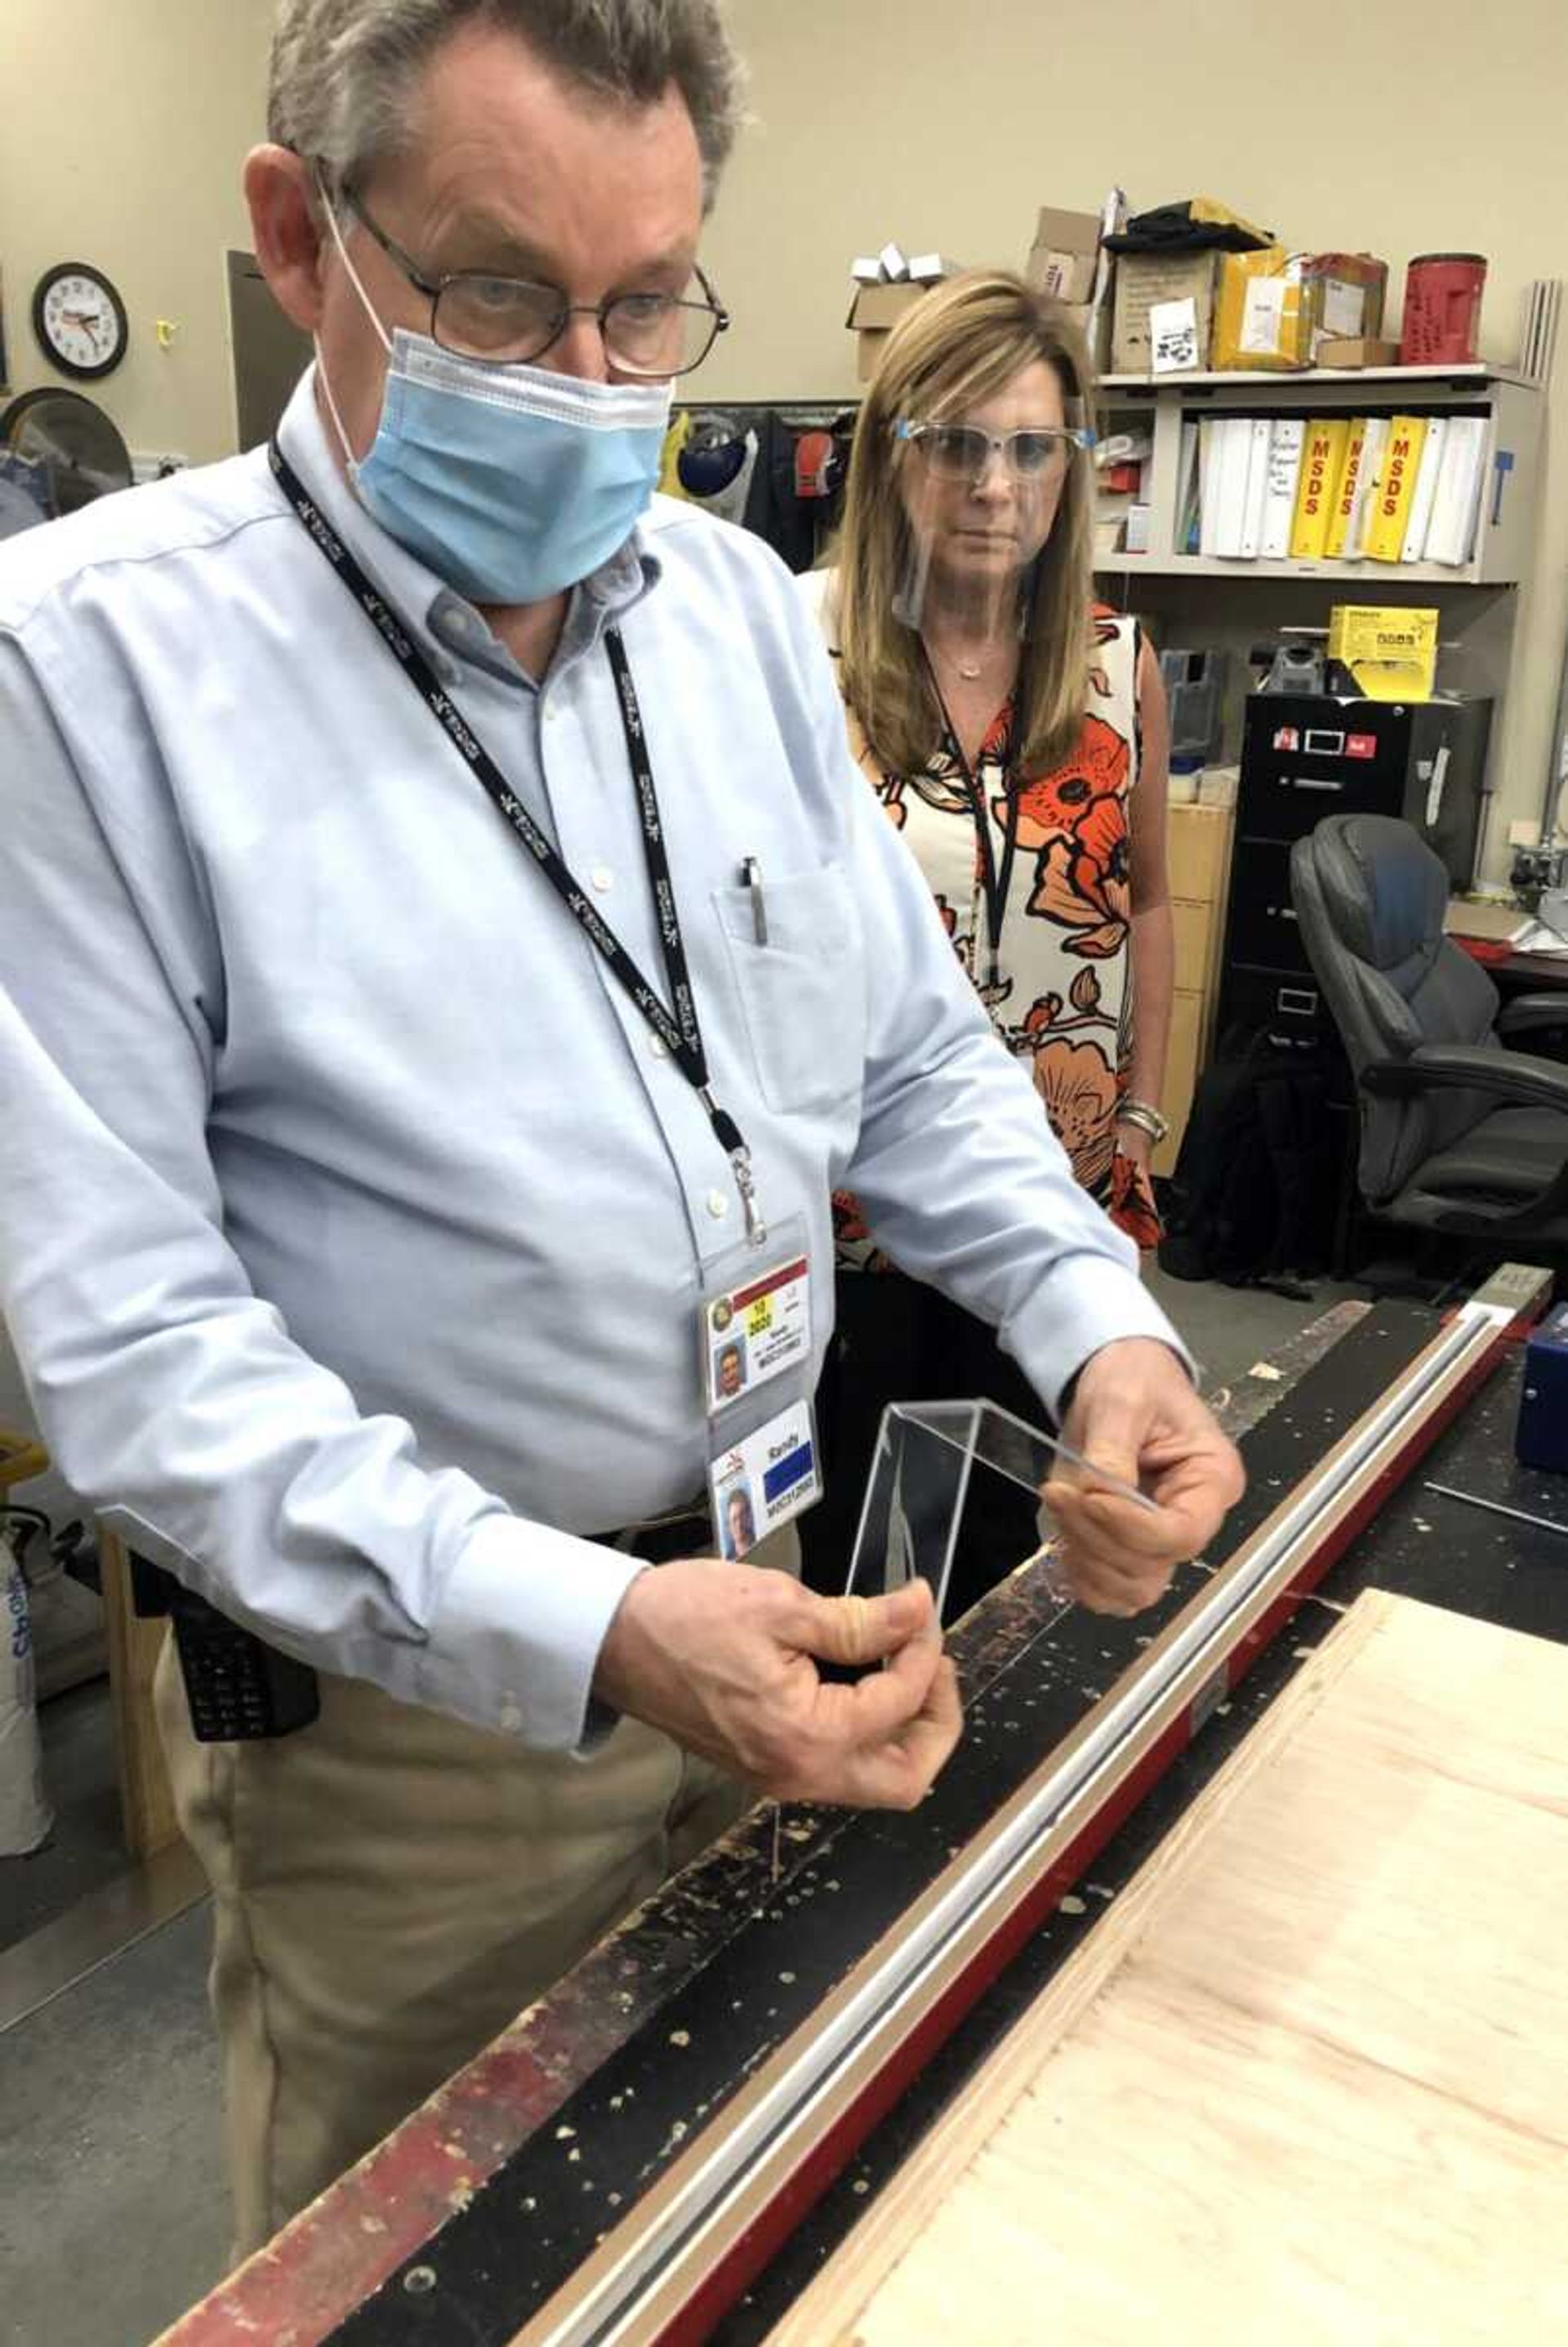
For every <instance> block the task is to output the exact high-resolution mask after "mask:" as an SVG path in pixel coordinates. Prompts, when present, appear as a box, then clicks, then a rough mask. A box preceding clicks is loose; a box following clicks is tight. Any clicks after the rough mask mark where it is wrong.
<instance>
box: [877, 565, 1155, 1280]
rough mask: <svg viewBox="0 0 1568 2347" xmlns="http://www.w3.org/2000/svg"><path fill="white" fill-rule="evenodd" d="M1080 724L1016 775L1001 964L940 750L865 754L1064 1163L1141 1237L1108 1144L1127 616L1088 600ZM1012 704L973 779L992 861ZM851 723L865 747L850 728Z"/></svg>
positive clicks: (1124, 994)
mask: <svg viewBox="0 0 1568 2347" xmlns="http://www.w3.org/2000/svg"><path fill="white" fill-rule="evenodd" d="M1094 628H1095V655H1094V662H1093V665H1092V667H1091V669H1090V673H1089V694H1088V705H1087V707H1086V709H1085V712H1084V724H1083V730H1082V732H1081V733H1080V734H1079V736H1078V739H1077V741H1076V743H1074V747H1073V750H1072V753H1071V754H1070V755H1069V756H1068V757H1066V758H1065V759H1064V760H1063V762H1062V764H1060V765H1059V766H1057V767H1056V768H1055V769H1054V772H1052V773H1050V774H1035V775H1031V776H1029V777H1028V778H1027V779H1026V780H1024V781H1023V783H1022V784H1015V785H1014V786H1013V793H1012V798H1013V839H1014V842H1015V848H1014V859H1013V874H1012V880H1011V886H1010V887H1009V890H1008V894H1007V901H1006V903H1005V905H1004V906H1003V911H1002V926H1001V937H1000V941H999V944H998V948H997V962H998V966H999V967H998V975H997V978H996V980H995V982H994V983H992V982H991V980H990V973H989V970H987V971H984V972H982V970H981V968H980V959H981V956H982V954H983V953H984V955H985V958H986V960H987V961H989V959H990V955H989V952H988V951H987V950H986V948H987V946H988V938H987V933H986V931H987V921H986V905H985V897H984V890H983V884H982V880H981V866H980V856H979V853H978V849H977V846H976V841H975V836H974V815H973V812H972V806H971V804H970V799H969V794H968V791H967V788H966V787H965V783H964V777H963V774H962V771H961V770H960V768H959V767H958V765H957V764H956V762H955V761H954V760H953V759H952V757H951V756H950V755H949V754H948V753H947V752H946V751H945V750H942V751H939V752H938V753H937V754H936V756H935V757H933V758H932V761H931V763H930V764H929V765H928V766H927V767H926V768H925V770H924V771H923V772H922V773H921V774H912V775H895V774H885V773H883V772H882V771H881V769H880V768H879V767H877V766H875V765H874V764H872V763H871V760H870V756H869V753H863V754H862V757H861V764H862V765H863V766H864V767H865V770H866V772H867V773H868V774H869V776H870V778H871V782H872V783H873V784H874V785H875V787H876V790H877V793H878V795H879V796H880V797H881V801H882V804H883V806H884V807H885V808H886V810H887V813H888V815H889V816H890V818H891V820H892V822H894V823H895V824H896V825H898V826H899V828H900V829H901V831H902V833H903V835H904V837H905V839H906V840H907V841H908V843H909V845H910V846H911V848H912V849H913V850H914V853H915V855H916V856H917V857H918V859H919V862H920V864H921V869H922V870H923V872H924V873H925V876H926V878H927V880H928V881H929V882H930V884H931V887H932V892H933V893H934V895H935V896H936V897H937V899H938V901H939V903H940V904H941V906H942V915H943V918H944V920H945V921H946V923H947V926H948V928H949V932H950V934H951V935H952V940H953V945H954V948H955V950H956V951H957V953H958V955H959V958H960V959H961V960H962V963H963V965H964V968H965V969H966V970H967V971H968V972H969V974H970V976H971V978H972V979H974V980H975V983H976V985H977V986H978V987H979V989H980V992H981V995H982V999H983V1000H984V1002H985V1004H986V1007H987V1009H988V1010H990V1013H991V1017H992V1021H993V1025H994V1026H995V1028H996V1030H997V1032H998V1034H999V1035H1000V1036H1001V1038H1002V1040H1003V1042H1004V1043H1005V1044H1006V1045H1007V1047H1008V1049H1009V1050H1010V1051H1013V1052H1014V1053H1015V1054H1016V1055H1017V1056H1018V1057H1019V1058H1026V1059H1027V1060H1028V1061H1030V1065H1031V1071H1032V1073H1033V1078H1034V1082H1035V1087H1036V1089H1037V1090H1038V1092H1039V1093H1040V1097H1041V1100H1042V1102H1043V1103H1044V1109H1045V1112H1046V1114H1047V1116H1048V1117H1049V1118H1050V1120H1051V1123H1052V1127H1053V1129H1054V1132H1055V1133H1056V1136H1057V1138H1058V1139H1059V1140H1060V1142H1061V1143H1062V1145H1063V1147H1064V1149H1065V1151H1066V1152H1067V1154H1068V1156H1069V1158H1070V1159H1071V1161H1072V1165H1073V1171H1074V1174H1075V1175H1076V1177H1077V1179H1078V1180H1079V1181H1080V1182H1081V1183H1082V1184H1083V1185H1084V1188H1085V1189H1086V1190H1088V1191H1089V1192H1090V1193H1091V1194H1093V1195H1094V1196H1095V1198H1097V1199H1098V1200H1099V1202H1100V1204H1102V1205H1103V1206H1105V1209H1106V1211H1107V1212H1108V1213H1109V1214H1110V1215H1111V1216H1112V1218H1113V1220H1114V1221H1115V1222H1116V1223H1118V1224H1119V1225H1121V1227H1122V1228H1123V1229H1124V1230H1125V1231H1126V1232H1127V1234H1128V1235H1129V1236H1130V1237H1132V1238H1133V1239H1135V1241H1136V1242H1137V1244H1138V1245H1139V1246H1140V1247H1151V1246H1154V1245H1156V1244H1157V1242H1158V1239H1159V1236H1160V1225H1159V1216H1158V1213H1157V1210H1156V1205H1155V1200H1154V1194H1153V1191H1152V1190H1151V1188H1150V1185H1149V1183H1148V1179H1147V1176H1146V1175H1145V1173H1144V1172H1143V1169H1142V1168H1141V1166H1139V1165H1137V1164H1135V1163H1134V1161H1133V1160H1132V1159H1131V1158H1128V1157H1126V1156H1125V1155H1124V1154H1123V1153H1122V1152H1121V1151H1120V1150H1119V1149H1118V1147H1117V1146H1116V1106H1117V1102H1118V1101H1119V1100H1120V1098H1121V1096H1122V1094H1123V1092H1125V1090H1126V1086H1127V1081H1128V1076H1129V1072H1130V1069H1131V1063H1132V1030H1133V984H1132V956H1131V941H1132V909H1133V908H1132V875H1131V860H1130V857H1131V836H1130V830H1129V820H1128V812H1129V798H1130V794H1131V792H1132V790H1133V788H1134V786H1135V784H1136V781H1137V739H1138V733H1137V698H1136V692H1137V631H1136V629H1135V624H1134V622H1133V621H1132V620H1125V619H1120V618H1118V617H1117V616H1116V615H1115V613H1114V612H1111V611H1108V610H1095V615H1094ZM1012 715H1013V712H1012V707H1011V704H1010V703H1009V704H1007V705H1004V706H1003V708H1002V709H1000V710H999V711H998V712H997V714H996V717H995V719H994V721H993V723H992V726H991V729H990V731H989V733H987V735H986V737H985V741H984V743H983V745H982V748H981V753H980V759H979V764H978V769H977V774H976V779H977V780H978V782H979V783H980V785H981V788H982V791H983V795H984V801H985V805H986V809H987V812H988V815H989V820H990V824H991V846H992V854H993V861H994V864H995V866H996V868H997V869H998V870H999V871H1000V870H1001V868H1002V866H1003V856H1004V852H1005V848H1006V842H1007V833H1008V815H1009V788H1008V776H1007V773H1006V767H1005V759H1006V753H1007V740H1008V734H1009V730H1010V727H1011V723H1012ZM851 738H852V739H855V740H856V744H857V747H860V746H861V737H860V731H859V728H858V727H852V728H851ZM835 1203H836V1206H837V1208H838V1235H839V1239H840V1248H841V1250H842V1251H843V1252H844V1254H845V1255H846V1256H847V1258H848V1259H850V1260H855V1259H859V1258H860V1255H861V1253H862V1251H863V1250H864V1249H865V1248H866V1246H867V1245H868V1240H867V1235H866V1233H865V1230H864V1225H862V1224H861V1223H860V1215H859V1212H858V1210H857V1209H856V1208H855V1205H854V1202H853V1200H850V1199H843V1200H840V1201H836V1202H835Z"/></svg>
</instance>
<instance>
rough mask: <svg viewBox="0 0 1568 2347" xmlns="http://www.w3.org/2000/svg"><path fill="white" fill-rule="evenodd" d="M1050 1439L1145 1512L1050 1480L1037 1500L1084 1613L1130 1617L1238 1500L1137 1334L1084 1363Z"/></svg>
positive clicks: (1210, 1423) (1189, 1403) (1191, 1410)
mask: <svg viewBox="0 0 1568 2347" xmlns="http://www.w3.org/2000/svg"><path fill="white" fill-rule="evenodd" d="M1062 1432H1063V1435H1064V1439H1065V1440H1067V1441H1068V1442H1070V1443H1071V1444H1072V1446H1073V1448H1074V1450H1078V1451H1081V1452H1082V1454H1083V1456H1084V1458H1085V1459H1087V1460H1089V1461H1090V1463H1091V1465H1093V1466H1095V1467H1098V1468H1101V1469H1102V1470H1104V1471H1105V1473H1107V1474H1111V1475H1115V1476H1119V1477H1120V1479H1121V1480H1122V1481H1123V1482H1125V1483H1133V1484H1135V1485H1137V1486H1138V1488H1139V1489H1140V1490H1142V1491H1145V1493H1146V1494H1147V1496H1148V1497H1149V1498H1150V1499H1151V1500H1153V1501H1155V1503H1156V1511H1157V1512H1156V1513H1153V1514H1151V1513H1150V1512H1149V1511H1148V1510H1147V1509H1145V1508H1135V1507H1134V1506H1133V1504H1132V1502H1131V1501H1130V1500H1119V1499H1117V1498H1116V1497H1115V1494H1114V1493H1113V1492H1109V1491H1095V1489H1094V1488H1093V1486H1092V1485H1084V1486H1079V1487H1076V1488H1075V1487H1074V1485H1073V1484H1072V1483H1071V1482H1070V1481H1066V1480H1064V1478H1061V1477H1057V1476H1053V1478H1052V1480H1051V1481H1050V1482H1049V1483H1047V1484H1046V1486H1045V1490H1044V1499H1045V1501H1046V1504H1047V1506H1048V1507H1049V1508H1050V1510H1051V1512H1052V1514H1053V1516H1054V1518H1055V1520H1056V1522H1057V1524H1058V1526H1059V1527H1060V1530H1061V1533H1062V1561H1063V1563H1064V1565H1065V1566H1066V1569H1067V1578H1068V1580H1069V1581H1070V1582H1071V1583H1072V1584H1073V1591H1074V1595H1075V1596H1076V1597H1078V1598H1079V1599H1080V1600H1081V1601H1082V1603H1083V1604H1085V1605H1087V1606H1088V1607H1089V1609H1090V1611H1091V1612H1092V1613H1095V1614H1141V1613H1142V1612H1143V1611H1144V1608H1145V1606H1147V1605H1153V1604H1155V1602H1156V1599H1158V1598H1160V1597H1163V1596H1164V1594H1165V1593H1166V1590H1167V1589H1168V1588H1169V1586H1170V1581H1171V1575H1172V1573H1174V1572H1175V1571H1176V1566H1177V1565H1178V1564H1185V1563H1186V1562H1187V1560H1188V1559H1189V1558H1191V1557H1195V1556H1196V1555H1198V1554H1199V1553H1200V1552H1201V1551H1202V1550H1203V1549H1204V1548H1205V1547H1206V1546H1207V1542H1209V1541H1211V1540H1212V1539H1213V1538H1214V1535H1215V1533H1216V1532H1217V1531H1218V1530H1219V1527H1220V1525H1221V1524H1222V1523H1223V1522H1224V1521H1225V1517H1226V1513H1227V1511H1228V1510H1229V1509H1230V1508H1232V1507H1234V1506H1235V1504H1236V1502H1237V1500H1239V1499H1240V1497H1241V1494H1242V1491H1243V1490H1244V1488H1245V1486H1246V1481H1247V1479H1246V1477H1245V1475H1244V1474H1243V1472H1242V1467H1241V1460H1240V1459H1239V1458H1238V1457H1237V1452H1236V1449H1235V1446H1234V1445H1233V1444H1232V1443H1230V1442H1228V1441H1227V1440H1226V1438H1225V1436H1224V1435H1223V1434H1222V1433H1221V1432H1220V1430H1219V1429H1218V1427H1217V1425H1216V1424H1215V1421H1214V1419H1213V1417H1212V1416H1211V1415H1210V1413H1209V1411H1208V1410H1207V1409H1206V1408H1205V1406H1204V1404H1203V1403H1202V1402H1201V1401H1200V1400H1199V1399H1198V1398H1197V1395H1196V1392H1195V1391H1194V1390H1193V1385H1192V1380H1191V1378H1189V1377H1188V1376H1187V1373H1186V1370H1185V1369H1184V1368H1183V1367H1182V1365H1181V1363H1180V1361H1179V1360H1178V1359H1177V1358H1176V1355H1175V1354H1174V1353H1173V1352H1172V1351H1171V1349H1170V1348H1169V1346H1168V1345H1162V1344H1160V1343H1159V1342H1158V1341H1157V1340H1156V1339H1155V1338H1154V1337H1124V1338H1122V1339H1121V1341H1120V1342H1119V1343H1116V1344H1112V1345H1106V1346H1105V1347H1104V1348H1103V1349H1102V1350H1101V1351H1099V1352H1097V1353H1095V1354H1094V1355H1093V1356H1092V1357H1091V1358H1090V1359H1089V1360H1088V1361H1087V1362H1086V1363H1085V1365H1084V1368H1083V1370H1082V1372H1081V1374H1080V1376H1079V1378H1078V1383H1077V1388H1076V1390H1075V1391H1074V1396H1073V1404H1072V1408H1071V1409H1069V1410H1068V1412H1067V1418H1066V1422H1065V1424H1064V1427H1063V1429H1062Z"/></svg>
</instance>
